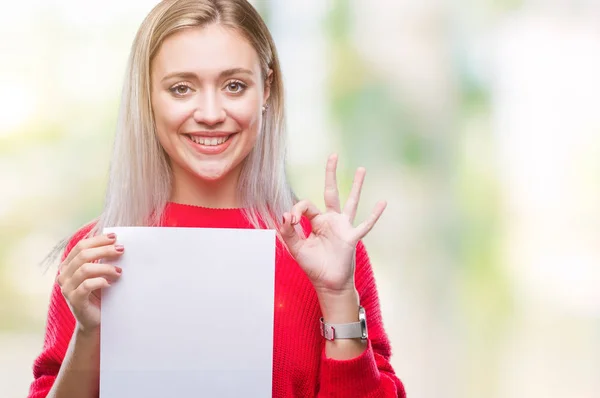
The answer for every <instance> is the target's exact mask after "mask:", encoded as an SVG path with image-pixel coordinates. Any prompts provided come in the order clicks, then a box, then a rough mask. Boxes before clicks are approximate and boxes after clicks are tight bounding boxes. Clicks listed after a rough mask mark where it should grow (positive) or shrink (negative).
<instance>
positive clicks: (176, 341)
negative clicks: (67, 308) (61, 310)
mask: <svg viewBox="0 0 600 398" xmlns="http://www.w3.org/2000/svg"><path fill="white" fill-rule="evenodd" d="M104 232H105V233H109V232H114V233H116V234H117V241H118V242H117V243H119V244H122V245H124V247H125V252H124V254H123V255H122V257H121V259H120V260H119V261H117V262H113V263H112V264H115V265H118V266H120V267H122V268H123V274H122V276H121V278H120V279H119V281H118V282H116V283H114V284H113V285H112V286H111V287H110V288H108V289H106V290H105V291H104V292H103V296H102V325H101V341H100V343H101V345H100V398H131V397H144V398H153V397H156V398H159V397H160V398H165V397H186V398H187V397H210V398H213V397H236V398H238V397H270V396H271V392H272V374H273V316H274V315H273V303H274V280H275V277H274V276H275V231H272V230H254V229H213V228H157V227H118V228H106V229H105V230H104Z"/></svg>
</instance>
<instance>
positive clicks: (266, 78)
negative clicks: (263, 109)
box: [263, 69, 273, 104]
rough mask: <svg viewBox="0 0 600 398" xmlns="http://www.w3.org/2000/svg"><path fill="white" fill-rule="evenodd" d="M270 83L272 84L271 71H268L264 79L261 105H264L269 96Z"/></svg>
mask: <svg viewBox="0 0 600 398" xmlns="http://www.w3.org/2000/svg"><path fill="white" fill-rule="evenodd" d="M271 83H273V69H269V71H268V72H267V76H266V77H265V91H264V94H263V103H264V104H266V103H267V100H268V99H269V96H270V95H271Z"/></svg>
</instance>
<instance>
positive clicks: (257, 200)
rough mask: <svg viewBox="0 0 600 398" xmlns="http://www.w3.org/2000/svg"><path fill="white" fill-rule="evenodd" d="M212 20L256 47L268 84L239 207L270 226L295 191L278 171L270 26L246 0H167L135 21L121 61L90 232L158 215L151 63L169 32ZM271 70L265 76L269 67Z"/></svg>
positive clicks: (166, 181)
mask: <svg viewBox="0 0 600 398" xmlns="http://www.w3.org/2000/svg"><path fill="white" fill-rule="evenodd" d="M212 23H217V24H221V25H224V26H226V27H230V28H233V29H235V30H236V31H237V32H238V33H240V34H241V35H242V36H243V37H244V38H246V40H248V41H249V42H250V44H251V45H252V47H254V49H255V50H256V52H257V54H258V58H259V60H260V64H261V69H262V75H263V80H264V82H265V84H270V96H269V99H268V110H267V112H265V113H264V115H263V123H262V131H261V133H260V136H259V138H258V140H257V142H256V145H255V147H254V148H253V150H252V151H251V153H250V154H249V155H248V157H247V159H246V160H245V161H244V167H243V169H242V172H241V175H240V180H239V192H240V193H241V201H242V207H243V208H244V209H245V211H246V215H247V217H248V219H249V221H250V222H251V223H252V225H254V226H255V227H256V228H261V227H262V228H264V227H266V228H275V227H276V226H277V225H279V223H280V221H278V220H280V219H281V216H282V215H283V212H284V211H287V210H289V209H290V207H291V206H292V205H293V203H294V202H295V200H296V198H295V196H294V194H293V192H292V189H291V188H290V186H289V184H288V182H287V178H286V172H285V155H286V134H285V116H284V99H283V82H282V76H281V69H280V65H279V59H278V57H277V51H276V49H275V44H274V41H273V38H272V37H271V34H270V33H269V30H268V28H267V26H266V25H265V23H264V22H263V20H262V18H261V17H260V15H259V14H258V12H257V11H256V10H255V9H254V8H253V7H252V5H251V4H250V3H248V2H247V1H246V0H166V1H162V2H161V3H159V4H158V5H157V6H156V7H154V9H153V10H152V11H151V12H150V13H149V14H148V16H147V17H146V19H145V20H144V21H143V23H142V25H141V26H140V28H139V30H138V32H137V35H136V37H135V40H134V42H133V46H132V49H131V54H130V58H129V62H128V67H127V72H126V78H125V84H124V86H123V93H122V99H121V108H120V111H119V118H118V124H117V131H116V137H115V145H114V153H113V156H112V160H111V166H110V172H109V180H108V189H107V192H106V201H105V205H104V210H103V212H102V214H101V215H100V217H99V219H98V222H97V224H96V226H95V228H94V230H93V231H92V233H98V232H100V231H102V228H104V227H106V226H142V225H155V224H157V223H160V219H161V215H162V211H163V209H164V207H165V205H166V203H167V201H168V199H169V196H170V194H171V180H172V177H171V170H170V167H169V162H168V157H167V154H166V153H165V151H164V150H163V149H162V147H161V145H160V143H159V141H158V138H157V136H156V127H155V124H154V117H153V114H152V107H151V102H150V65H151V63H152V60H153V59H154V57H155V56H156V54H157V52H158V50H159V48H160V46H161V44H162V43H163V41H164V40H165V38H167V37H168V36H169V35H171V34H173V33H174V32H176V31H179V30H181V29H186V28H193V27H202V26H206V25H208V24H212ZM269 70H272V74H271V76H270V79H269V81H268V82H267V81H266V79H267V74H268V71H269Z"/></svg>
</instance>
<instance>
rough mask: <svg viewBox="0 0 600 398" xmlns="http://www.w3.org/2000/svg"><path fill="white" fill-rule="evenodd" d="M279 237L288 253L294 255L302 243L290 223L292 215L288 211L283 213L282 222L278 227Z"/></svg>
mask: <svg viewBox="0 0 600 398" xmlns="http://www.w3.org/2000/svg"><path fill="white" fill-rule="evenodd" d="M279 233H280V234H281V238H282V239H283V241H284V242H285V244H286V246H287V247H288V249H289V251H290V253H291V254H292V255H295V253H297V252H298V250H299V249H300V246H301V245H302V241H303V239H302V237H301V236H300V235H299V234H298V231H297V230H296V228H295V226H294V225H292V215H291V214H290V213H284V214H283V223H282V224H281V227H280V229H279Z"/></svg>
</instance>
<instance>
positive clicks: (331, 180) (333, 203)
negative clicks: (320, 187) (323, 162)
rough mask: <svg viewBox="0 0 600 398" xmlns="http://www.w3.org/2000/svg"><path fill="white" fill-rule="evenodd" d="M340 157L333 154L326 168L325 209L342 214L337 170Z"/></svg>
mask: <svg viewBox="0 0 600 398" xmlns="http://www.w3.org/2000/svg"><path fill="white" fill-rule="evenodd" d="M337 162H338V157H337V155H336V154H333V155H331V156H330V157H329V159H328V160H327V166H326V167H325V209H326V210H327V211H335V212H337V213H339V212H340V193H339V191H338V185H337V178H336V170H337Z"/></svg>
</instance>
